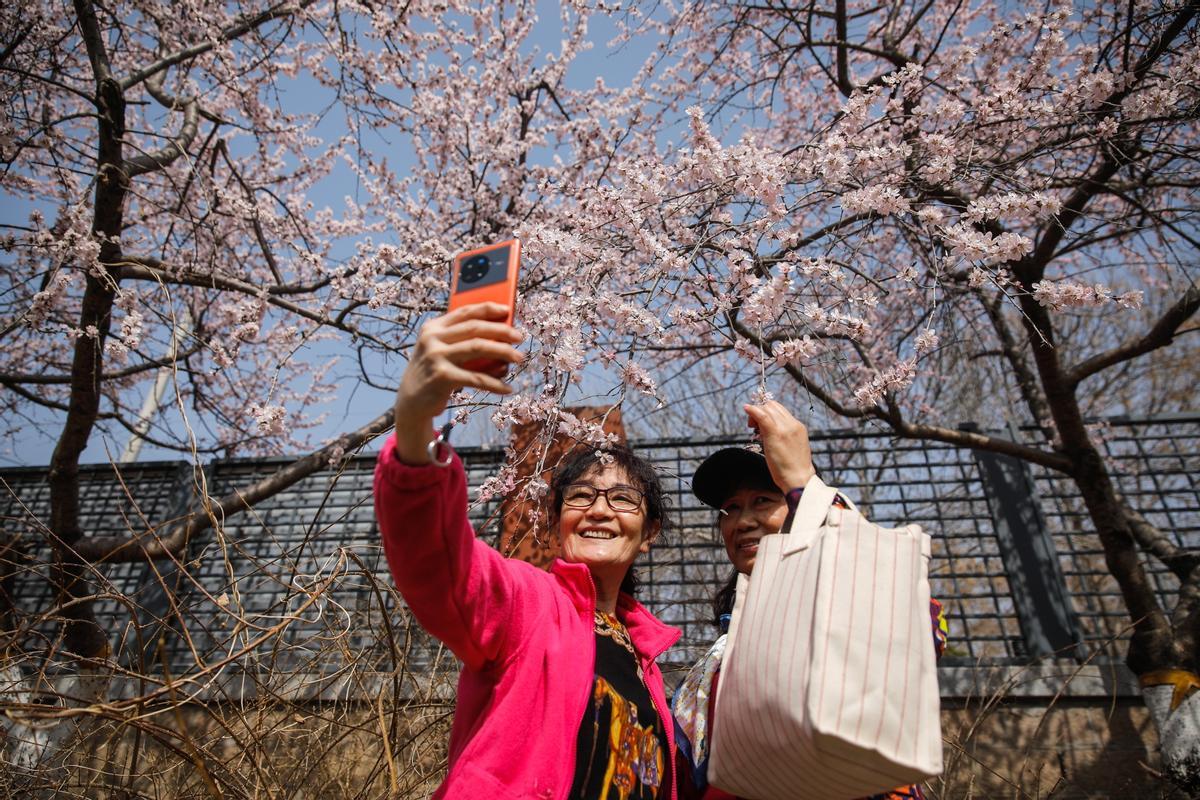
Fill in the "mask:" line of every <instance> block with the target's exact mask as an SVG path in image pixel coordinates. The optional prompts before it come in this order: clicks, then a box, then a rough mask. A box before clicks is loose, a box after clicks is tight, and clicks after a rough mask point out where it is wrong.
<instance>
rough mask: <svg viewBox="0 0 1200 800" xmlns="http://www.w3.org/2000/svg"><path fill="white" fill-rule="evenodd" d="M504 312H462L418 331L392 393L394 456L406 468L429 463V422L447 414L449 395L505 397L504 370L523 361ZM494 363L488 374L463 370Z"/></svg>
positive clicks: (490, 306)
mask: <svg viewBox="0 0 1200 800" xmlns="http://www.w3.org/2000/svg"><path fill="white" fill-rule="evenodd" d="M507 317H508V308H507V307H506V306H504V305H501V304H499V303H478V304H475V305H469V306H463V307H461V308H457V309H455V310H454V311H451V312H449V313H447V314H443V315H441V316H440V317H435V318H434V319H431V320H429V321H428V322H426V323H425V324H424V325H422V326H421V332H420V333H419V334H418V335H417V343H416V345H415V346H414V347H413V350H412V354H411V355H410V357H409V361H408V366H407V367H406V368H405V369H404V376H403V377H402V378H401V379H400V388H399V390H398V391H397V392H396V451H397V455H399V456H400V460H402V461H404V462H406V463H409V464H425V463H428V462H429V454H428V453H427V452H426V449H425V448H426V446H427V445H428V444H429V437H430V435H431V434H430V432H431V431H432V429H433V420H434V418H435V417H437V415H438V414H441V413H442V412H443V411H445V409H446V405H447V404H448V403H449V402H450V395H452V394H453V393H454V392H456V391H458V390H459V389H462V388H465V387H470V388H474V389H483V390H484V391H487V392H492V393H494V394H509V393H510V392H512V387H511V386H509V385H508V384H507V383H506V382H505V381H504V380H503V378H504V375H505V373H506V372H507V371H508V365H509V364H517V363H520V361H521V360H522V359H523V358H524V355H522V353H521V352H520V351H519V350H517V349H516V347H515V345H517V344H520V342H521V340H522V339H524V338H525V337H524V335H523V334H522V333H521V332H520V331H518V330H517V329H516V328H514V327H512V326H511V325H508V324H507V323H505V322H504V320H505V319H507ZM481 359H482V360H486V361H493V362H497V366H496V367H495V368H493V369H492V370H491V371H489V372H477V371H475V370H470V369H466V368H465V367H463V366H462V365H463V364H465V363H468V362H470V361H477V360H481Z"/></svg>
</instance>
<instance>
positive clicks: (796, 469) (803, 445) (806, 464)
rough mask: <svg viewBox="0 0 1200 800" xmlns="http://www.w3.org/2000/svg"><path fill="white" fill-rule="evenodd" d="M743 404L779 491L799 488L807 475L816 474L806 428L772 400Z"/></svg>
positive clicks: (803, 483)
mask: <svg viewBox="0 0 1200 800" xmlns="http://www.w3.org/2000/svg"><path fill="white" fill-rule="evenodd" d="M743 408H744V409H745V410H746V414H747V415H748V416H749V417H750V424H751V425H753V426H754V427H755V428H757V429H758V433H759V435H760V436H762V446H763V455H764V456H766V458H767V468H768V469H769V470H771V480H773V481H775V485H776V486H778V487H779V491H781V492H785V493H786V492H789V491H791V490H792V489H801V488H803V487H804V485H805V484H806V483H808V479H809V478H811V477H812V476H814V475H816V474H817V471H816V469H815V468H814V467H813V460H812V450H811V449H810V447H809V444H808V428H806V427H804V423H802V422H801V421H800V420H798V419H796V418H795V417H793V416H792V413H791V412H790V411H788V410H787V408H785V407H784V406H783V405H782V404H781V403H777V402H775V401H774V400H768V401H767V402H765V403H763V404H762V405H751V404H749V403H747V404H746V405H745V406H743Z"/></svg>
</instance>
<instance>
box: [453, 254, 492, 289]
mask: <svg viewBox="0 0 1200 800" xmlns="http://www.w3.org/2000/svg"><path fill="white" fill-rule="evenodd" d="M491 266H492V262H491V261H489V260H488V257H487V256H485V255H478V256H471V257H470V258H468V259H467V260H466V261H464V262H463V265H462V269H461V270H459V273H458V279H459V281H461V282H462V283H475V282H477V281H481V280H483V278H484V276H485V275H487V274H488V270H489V269H491Z"/></svg>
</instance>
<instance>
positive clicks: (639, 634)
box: [550, 558, 683, 661]
mask: <svg viewBox="0 0 1200 800" xmlns="http://www.w3.org/2000/svg"><path fill="white" fill-rule="evenodd" d="M550 572H551V573H553V574H554V576H555V577H556V578H558V581H559V583H560V584H561V585H562V586H563V588H564V589H566V591H567V594H568V595H569V596H570V598H571V603H572V604H573V605H574V606H575V608H576V609H578V610H579V613H580V614H587V615H589V616H590V615H591V614H592V612H594V611H595V610H596V585H595V584H594V583H593V582H592V573H591V572H590V571H589V570H588V568H587V566H586V565H584V564H571V563H568V562H566V561H563V560H562V559H561V558H556V559H554V563H553V564H551V565H550ZM617 612H618V614H617V616H619V617H620V618H621V621H622V622H624V623H625V627H626V628H627V629H628V630H629V638H630V639H632V640H633V643H634V646H635V647H636V648H637V651H638V652H639V653H641V654H642V655H643V656H645V657H647V658H649V659H650V660H651V661H653V660H654V659H656V658H658V657H659V656H661V655H662V654H663V653H665V652H667V650H668V649H670V647H671V645H673V644H675V642H677V641H679V637H680V636H682V635H683V631H681V630H679V629H678V628H672V627H671V626H670V625H667V624H666V623H663V622H660V621H659V619H658V618H657V617H656V616H654V615H653V614H651V613H650V611H649V610H648V609H647V608H646V607H645V606H644V605H642V604H641V603H639V602H638V601H637V600H635V599H634V598H632V597H631V596H629V595H627V594H625V593H624V592H622V593H621V594H620V595H618V596H617Z"/></svg>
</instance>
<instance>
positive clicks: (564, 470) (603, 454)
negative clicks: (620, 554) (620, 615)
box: [550, 444, 670, 595]
mask: <svg viewBox="0 0 1200 800" xmlns="http://www.w3.org/2000/svg"><path fill="white" fill-rule="evenodd" d="M609 464H612V465H615V466H617V467H619V468H620V469H621V471H622V472H624V473H625V477H626V478H627V479H628V480H630V481H631V482H632V483H633V486H634V488H635V489H637V490H638V491H640V492H641V493H642V496H643V497H644V498H645V499H646V522H648V523H649V522H657V523H658V535H659V536H662V535H663V533H664V532H665V531H666V530H667V528H668V527H670V520H669V511H670V510H669V508H668V503H667V496H666V493H665V492H663V488H662V481H661V480H660V479H659V476H658V470H656V469H655V468H654V465H653V464H651V463H650V462H649V461H647V460H646V459H644V458H642V457H641V456H639V455H638V454H637V453H635V452H633V450H631V449H630V448H629V447H628V446H627V445H623V444H614V445H610V446H609V447H608V449H606V450H597V449H596V448H594V447H587V448H585V447H577V448H576V449H574V450H572V451H571V452H570V453H569V454H567V457H566V458H565V459H563V461H562V463H560V464H559V465H558V468H557V469H555V470H554V476H553V477H552V478H551V479H550V491H551V492H552V493H553V496H554V505H553V507H552V509H551V519H552V520H555V521H557V520H558V518H559V514H560V513H561V512H562V499H563V489H565V488H566V487H567V486H568V485H569V484H572V483H575V482H577V481H578V480H579V479H580V478H581V477H583V476H584V475H585V474H586V473H587V472H588V471H589V470H591V469H592V468H598V469H603V468H604V467H606V466H608V465H609ZM639 584H640V581H638V577H637V573H635V572H634V570H633V567H630V568H629V571H628V572H626V573H625V579H624V580H623V581H621V591H622V592H625V593H626V594H629V595H633V594H636V593H637V589H638V586H639Z"/></svg>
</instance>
